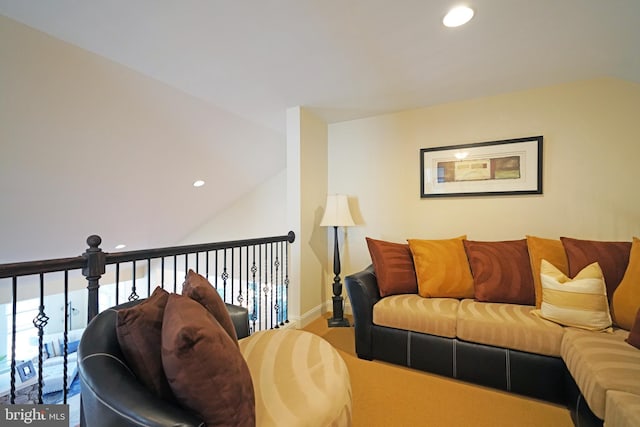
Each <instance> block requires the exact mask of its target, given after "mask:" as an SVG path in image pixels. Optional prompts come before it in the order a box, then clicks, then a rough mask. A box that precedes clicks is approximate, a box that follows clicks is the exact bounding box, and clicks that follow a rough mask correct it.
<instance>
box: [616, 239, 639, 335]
mask: <svg viewBox="0 0 640 427" xmlns="http://www.w3.org/2000/svg"><path fill="white" fill-rule="evenodd" d="M612 299H613V301H612V304H611V308H612V310H613V318H614V320H615V322H616V325H618V326H620V327H621V328H624V329H626V330H628V331H630V330H631V327H632V326H633V322H634V319H635V317H636V313H637V312H638V310H639V309H640V239H638V238H637V237H634V238H633V242H632V243H631V254H630V255H629V265H628V266H627V270H626V271H625V273H624V277H623V278H622V282H620V284H619V285H618V287H617V288H616V290H615V291H614V292H613V298H612Z"/></svg>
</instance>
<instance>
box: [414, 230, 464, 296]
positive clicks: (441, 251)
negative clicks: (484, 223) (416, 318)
mask: <svg viewBox="0 0 640 427" xmlns="http://www.w3.org/2000/svg"><path fill="white" fill-rule="evenodd" d="M465 238H466V236H461V237H457V238H454V239H444V240H420V239H409V240H408V242H409V248H411V253H412V254H413V263H414V265H415V268H416V275H417V277H418V293H419V294H420V296H422V297H424V298H473V296H474V292H473V276H471V269H470V268H469V262H468V261H467V255H466V253H465V250H464V244H463V243H462V242H463V240H464V239H465Z"/></svg>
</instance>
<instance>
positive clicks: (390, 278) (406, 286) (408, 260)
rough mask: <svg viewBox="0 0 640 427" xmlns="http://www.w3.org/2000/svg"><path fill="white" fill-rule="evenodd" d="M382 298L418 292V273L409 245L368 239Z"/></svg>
mask: <svg viewBox="0 0 640 427" xmlns="http://www.w3.org/2000/svg"><path fill="white" fill-rule="evenodd" d="M366 240H367V246H368V247H369V254H371V261H372V262H373V269H374V270H375V272H376V279H377V280H378V289H379V290H380V296H382V297H385V296H387V295H396V294H415V293H417V292H418V282H417V279H416V271H415V269H414V267H413V258H412V256H411V251H410V250H409V245H407V244H401V243H392V242H385V241H383V240H375V239H371V238H369V237H366Z"/></svg>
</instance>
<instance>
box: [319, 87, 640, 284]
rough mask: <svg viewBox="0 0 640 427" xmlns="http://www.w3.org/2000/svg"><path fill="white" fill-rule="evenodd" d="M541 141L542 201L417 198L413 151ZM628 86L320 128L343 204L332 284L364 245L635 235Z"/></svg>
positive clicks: (635, 127)
mask: <svg viewBox="0 0 640 427" xmlns="http://www.w3.org/2000/svg"><path fill="white" fill-rule="evenodd" d="M535 135H543V136H544V163H543V177H544V194H543V195H533V196H506V197H505V196H503V197H466V198H441V199H421V198H420V178H419V177H420V172H419V169H420V163H419V161H420V159H419V150H420V148H426V147H438V146H446V145H455V144H464V143H473V142H482V141H495V140H501V139H510V138H518V137H527V136H535ZM638 159H640V85H637V84H632V83H628V82H625V81H620V80H612V79H598V80H591V81H583V82H575V83H571V84H565V85H559V86H553V87H547V88H542V89H537V90H530V91H525V92H517V93H510V94H505V95H501V96H495V97H490V98H482V99H475V100H469V101H464V102H457V103H452V104H446V105H439V106H435V107H431V108H424V109H416V110H411V111H406V112H401V113H397V114H389V115H382V116H377V117H372V118H367V119H361V120H354V121H349V122H343V123H337V124H333V125H331V126H329V165H330V166H329V174H328V182H329V191H330V192H340V193H346V194H349V195H350V197H351V202H352V209H354V208H355V209H354V210H355V211H356V212H355V215H354V216H356V217H358V220H357V222H359V226H357V227H353V228H350V229H348V230H347V233H348V234H347V237H346V239H345V247H344V248H343V254H344V255H343V275H345V274H350V273H353V272H355V271H358V270H360V269H361V268H363V267H365V266H366V265H368V264H369V263H370V262H371V261H370V257H369V253H368V251H367V248H366V243H365V237H366V236H370V237H373V238H378V239H384V240H390V241H396V242H404V241H405V240H406V239H407V238H448V237H453V236H458V235H461V234H467V235H468V238H469V239H475V240H510V239H520V238H523V237H524V236H525V234H532V235H538V236H542V237H550V238H557V237H560V236H571V237H576V238H585V239H601V240H627V241H630V240H631V237H632V236H634V235H635V236H638V235H640V199H639V198H638V197H636V196H637V185H638V183H639V182H640V172H639V171H640V168H639V164H638Z"/></svg>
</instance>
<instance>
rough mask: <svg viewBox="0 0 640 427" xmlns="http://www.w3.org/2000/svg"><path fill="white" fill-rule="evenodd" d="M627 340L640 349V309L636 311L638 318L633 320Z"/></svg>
mask: <svg viewBox="0 0 640 427" xmlns="http://www.w3.org/2000/svg"><path fill="white" fill-rule="evenodd" d="M627 342H628V343H629V344H631V345H632V346H634V347H635V348H639V349H640V310H638V313H636V320H635V322H633V326H632V327H631V332H629V336H628V337H627Z"/></svg>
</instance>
